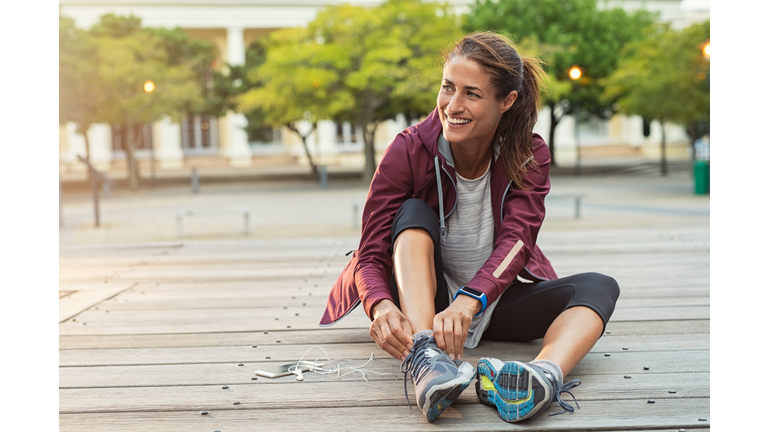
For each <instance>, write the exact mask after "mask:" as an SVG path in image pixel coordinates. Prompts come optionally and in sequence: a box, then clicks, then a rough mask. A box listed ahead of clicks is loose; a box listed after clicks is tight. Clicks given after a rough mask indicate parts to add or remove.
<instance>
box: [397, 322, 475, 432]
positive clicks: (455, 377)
mask: <svg viewBox="0 0 768 432" xmlns="http://www.w3.org/2000/svg"><path fill="white" fill-rule="evenodd" d="M400 371H401V372H403V374H405V377H408V376H410V378H411V382H412V383H413V386H414V387H415V388H416V403H417V404H418V405H419V408H421V410H422V411H423V412H424V415H426V416H427V421H429V422H430V423H431V422H433V421H434V420H435V419H436V418H437V417H438V416H439V415H440V414H442V413H443V411H445V409H446V408H448V407H449V406H451V404H452V403H453V402H454V401H455V400H456V399H458V397H459V395H460V394H461V392H463V391H464V389H466V388H467V387H468V386H469V384H470V383H471V382H472V379H473V378H474V377H475V372H476V371H475V368H474V367H473V366H472V365H471V364H469V363H467V362H462V361H461V360H456V361H455V362H454V361H453V360H451V358H450V357H448V354H446V353H444V352H443V351H442V350H441V349H440V348H438V347H437V343H436V342H435V338H434V337H431V336H425V335H420V336H418V337H414V340H413V348H411V352H410V353H409V354H408V357H406V358H405V360H404V361H403V363H402V364H401V365H400ZM407 385H408V384H407V383H406V382H405V379H403V388H404V390H405V399H406V400H408V387H407ZM410 406H411V402H410V401H408V407H410Z"/></svg>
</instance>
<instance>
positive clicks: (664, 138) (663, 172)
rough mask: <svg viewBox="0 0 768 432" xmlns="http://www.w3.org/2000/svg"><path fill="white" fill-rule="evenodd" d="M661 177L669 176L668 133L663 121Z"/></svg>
mask: <svg viewBox="0 0 768 432" xmlns="http://www.w3.org/2000/svg"><path fill="white" fill-rule="evenodd" d="M660 123H661V175H662V176H666V175H667V133H666V132H665V131H664V121H661V122H660Z"/></svg>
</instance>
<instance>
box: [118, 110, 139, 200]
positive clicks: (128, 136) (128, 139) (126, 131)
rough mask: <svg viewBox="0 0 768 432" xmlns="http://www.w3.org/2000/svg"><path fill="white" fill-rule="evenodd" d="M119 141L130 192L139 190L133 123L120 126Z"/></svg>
mask: <svg viewBox="0 0 768 432" xmlns="http://www.w3.org/2000/svg"><path fill="white" fill-rule="evenodd" d="M120 139H121V141H122V142H123V150H125V163H126V169H127V170H128V186H129V187H130V188H131V191H133V192H136V191H137V190H139V176H138V169H137V166H136V165H137V164H136V155H135V153H134V151H133V149H134V147H133V139H134V137H133V123H123V124H121V125H120Z"/></svg>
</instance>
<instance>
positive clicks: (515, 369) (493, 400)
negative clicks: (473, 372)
mask: <svg viewBox="0 0 768 432" xmlns="http://www.w3.org/2000/svg"><path fill="white" fill-rule="evenodd" d="M477 371H478V376H477V381H476V382H475V390H476V391H477V397H478V399H480V402H482V403H484V404H486V405H490V406H495V407H496V409H497V410H498V411H499V415H500V416H501V418H502V419H504V421H507V422H511V423H514V422H518V421H521V420H525V419H528V418H531V417H533V416H535V415H536V414H537V413H538V412H539V411H541V410H542V409H545V408H546V406H548V404H547V401H549V400H550V399H551V398H550V391H551V390H550V388H549V386H548V385H546V384H544V383H545V382H546V381H544V380H546V379H547V378H546V377H544V376H542V375H541V374H539V373H538V372H537V371H536V370H534V369H533V368H530V367H529V366H528V365H526V364H525V363H521V362H506V363H505V362H502V361H500V360H497V359H490V358H482V359H480V361H479V362H478V364H477Z"/></svg>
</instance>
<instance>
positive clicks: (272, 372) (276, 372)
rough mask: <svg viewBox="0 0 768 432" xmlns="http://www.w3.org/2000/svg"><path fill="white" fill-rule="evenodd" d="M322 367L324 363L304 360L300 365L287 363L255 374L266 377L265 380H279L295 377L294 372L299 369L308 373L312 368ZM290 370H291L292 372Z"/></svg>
mask: <svg viewBox="0 0 768 432" xmlns="http://www.w3.org/2000/svg"><path fill="white" fill-rule="evenodd" d="M322 365H323V364H322V363H317V362H312V361H305V360H302V361H301V362H299V364H298V365H297V364H296V362H293V363H286V364H282V365H279V366H272V367H269V368H264V369H260V370H257V371H256V372H254V373H255V374H256V375H258V376H261V377H265V378H279V377H283V376H287V375H293V372H292V371H294V370H297V369H300V370H301V371H302V372H306V371H308V370H310V368H313V367H315V368H317V367H321V366H322ZM294 366H297V368H294ZM288 369H290V371H289V370H288Z"/></svg>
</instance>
